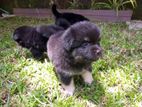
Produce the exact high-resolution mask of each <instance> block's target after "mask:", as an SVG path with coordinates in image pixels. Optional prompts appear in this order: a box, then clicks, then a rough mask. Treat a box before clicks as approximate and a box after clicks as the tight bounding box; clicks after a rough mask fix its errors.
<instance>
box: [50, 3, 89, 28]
mask: <svg viewBox="0 0 142 107" xmlns="http://www.w3.org/2000/svg"><path fill="white" fill-rule="evenodd" d="M52 13H53V15H54V16H55V24H57V25H59V26H62V27H63V28H65V29H66V28H68V27H69V26H70V25H72V24H74V23H76V22H79V21H84V20H86V21H89V19H87V18H86V17H84V16H82V15H80V14H75V13H71V12H65V13H59V12H58V11H57V9H56V5H55V4H53V5H52Z"/></svg>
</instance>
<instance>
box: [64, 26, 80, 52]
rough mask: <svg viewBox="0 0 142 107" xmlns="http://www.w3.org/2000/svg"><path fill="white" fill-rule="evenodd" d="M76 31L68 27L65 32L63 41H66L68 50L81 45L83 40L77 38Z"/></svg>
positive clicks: (65, 46) (65, 44)
mask: <svg viewBox="0 0 142 107" xmlns="http://www.w3.org/2000/svg"><path fill="white" fill-rule="evenodd" d="M75 35H76V34H75V32H74V30H73V29H68V30H66V31H65V32H64V33H63V36H62V37H63V42H64V48H65V49H66V50H67V51H71V50H72V49H74V48H77V47H79V46H80V45H81V44H82V42H81V41H77V40H76V38H75V37H76V36H75Z"/></svg>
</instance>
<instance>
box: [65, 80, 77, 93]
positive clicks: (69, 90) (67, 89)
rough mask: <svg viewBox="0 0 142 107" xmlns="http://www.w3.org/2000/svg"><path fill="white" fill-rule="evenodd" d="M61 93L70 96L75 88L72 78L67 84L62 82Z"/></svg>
mask: <svg viewBox="0 0 142 107" xmlns="http://www.w3.org/2000/svg"><path fill="white" fill-rule="evenodd" d="M62 88H63V90H62V93H63V94H65V95H67V96H72V95H73V93H74V90H75V86H74V82H73V80H72V81H71V83H70V84H69V85H65V84H62Z"/></svg>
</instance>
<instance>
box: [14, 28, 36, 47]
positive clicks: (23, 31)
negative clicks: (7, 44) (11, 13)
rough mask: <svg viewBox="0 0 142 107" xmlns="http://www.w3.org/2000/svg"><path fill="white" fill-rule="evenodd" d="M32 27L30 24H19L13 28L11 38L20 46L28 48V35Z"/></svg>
mask: <svg viewBox="0 0 142 107" xmlns="http://www.w3.org/2000/svg"><path fill="white" fill-rule="evenodd" d="M33 30H34V28H33V27H30V26H21V27H18V28H17V29H15V31H14V33H13V39H14V40H15V41H16V42H17V43H18V44H19V45H20V46H22V47H26V48H30V41H29V40H30V37H31V36H30V35H32V33H33Z"/></svg>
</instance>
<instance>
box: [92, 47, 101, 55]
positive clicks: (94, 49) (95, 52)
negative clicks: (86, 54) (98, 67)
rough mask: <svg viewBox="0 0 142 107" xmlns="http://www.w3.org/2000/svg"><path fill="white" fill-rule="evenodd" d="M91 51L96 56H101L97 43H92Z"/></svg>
mask: <svg viewBox="0 0 142 107" xmlns="http://www.w3.org/2000/svg"><path fill="white" fill-rule="evenodd" d="M92 52H93V53H94V54H95V55H96V56H97V57H101V56H102V48H101V47H100V46H99V45H94V46H93V47H92Z"/></svg>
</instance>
